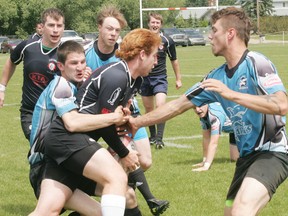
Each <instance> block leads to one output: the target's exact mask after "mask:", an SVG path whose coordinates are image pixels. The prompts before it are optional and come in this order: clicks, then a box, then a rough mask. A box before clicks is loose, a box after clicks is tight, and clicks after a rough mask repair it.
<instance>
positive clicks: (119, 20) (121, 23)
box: [97, 5, 127, 49]
mask: <svg viewBox="0 0 288 216" xmlns="http://www.w3.org/2000/svg"><path fill="white" fill-rule="evenodd" d="M97 24H98V31H99V36H98V46H100V44H101V45H104V46H106V47H110V48H111V49H113V48H114V45H115V43H116V42H117V40H118V38H119V35H120V32H121V30H122V29H123V28H125V27H126V26H127V22H126V20H125V18H124V16H123V14H122V13H121V12H120V11H119V9H118V8H116V7H115V6H113V5H106V6H104V7H103V8H102V9H101V10H100V11H99V13H98V15H97Z"/></svg>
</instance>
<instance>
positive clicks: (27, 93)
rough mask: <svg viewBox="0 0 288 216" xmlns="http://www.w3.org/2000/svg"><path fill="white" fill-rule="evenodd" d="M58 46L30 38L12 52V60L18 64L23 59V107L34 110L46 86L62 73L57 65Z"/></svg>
mask: <svg viewBox="0 0 288 216" xmlns="http://www.w3.org/2000/svg"><path fill="white" fill-rule="evenodd" d="M57 48H58V46H57V47H55V48H53V49H49V48H46V49H45V47H44V46H43V45H42V39H40V40H38V41H35V40H33V39H30V40H29V39H28V40H25V41H23V42H21V43H20V44H19V45H18V46H17V47H16V48H15V49H14V51H13V52H12V53H11V55H10V58H11V61H12V62H13V63H14V64H16V65H18V64H19V63H20V62H22V61H23V86H22V101H21V104H22V107H23V108H25V109H28V110H34V106H35V104H36V102H37V100H38V98H39V96H40V94H41V93H42V91H43V90H44V89H45V88H46V86H47V85H48V84H49V83H50V81H51V80H52V79H53V78H54V75H55V74H58V75H60V71H59V69H58V67H57V55H56V52H57Z"/></svg>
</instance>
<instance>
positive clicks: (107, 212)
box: [101, 194, 126, 216]
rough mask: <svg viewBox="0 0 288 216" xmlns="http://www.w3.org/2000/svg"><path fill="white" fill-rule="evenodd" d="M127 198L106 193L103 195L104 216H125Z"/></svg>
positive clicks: (102, 207)
mask: <svg viewBox="0 0 288 216" xmlns="http://www.w3.org/2000/svg"><path fill="white" fill-rule="evenodd" d="M125 204H126V198H125V197H124V196H120V195H114V194H105V195H103V196H102V197H101V209H102V216H123V215H124V212H125Z"/></svg>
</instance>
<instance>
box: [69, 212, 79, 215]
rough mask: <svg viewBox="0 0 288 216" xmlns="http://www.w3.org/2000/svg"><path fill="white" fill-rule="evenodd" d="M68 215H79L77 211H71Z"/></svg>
mask: <svg viewBox="0 0 288 216" xmlns="http://www.w3.org/2000/svg"><path fill="white" fill-rule="evenodd" d="M68 216H80V214H79V213H78V212H71V213H70V214H69V215H68Z"/></svg>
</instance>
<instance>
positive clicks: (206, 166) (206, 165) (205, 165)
mask: <svg viewBox="0 0 288 216" xmlns="http://www.w3.org/2000/svg"><path fill="white" fill-rule="evenodd" d="M210 166H211V164H210V163H209V162H205V163H204V166H203V167H205V168H210Z"/></svg>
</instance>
